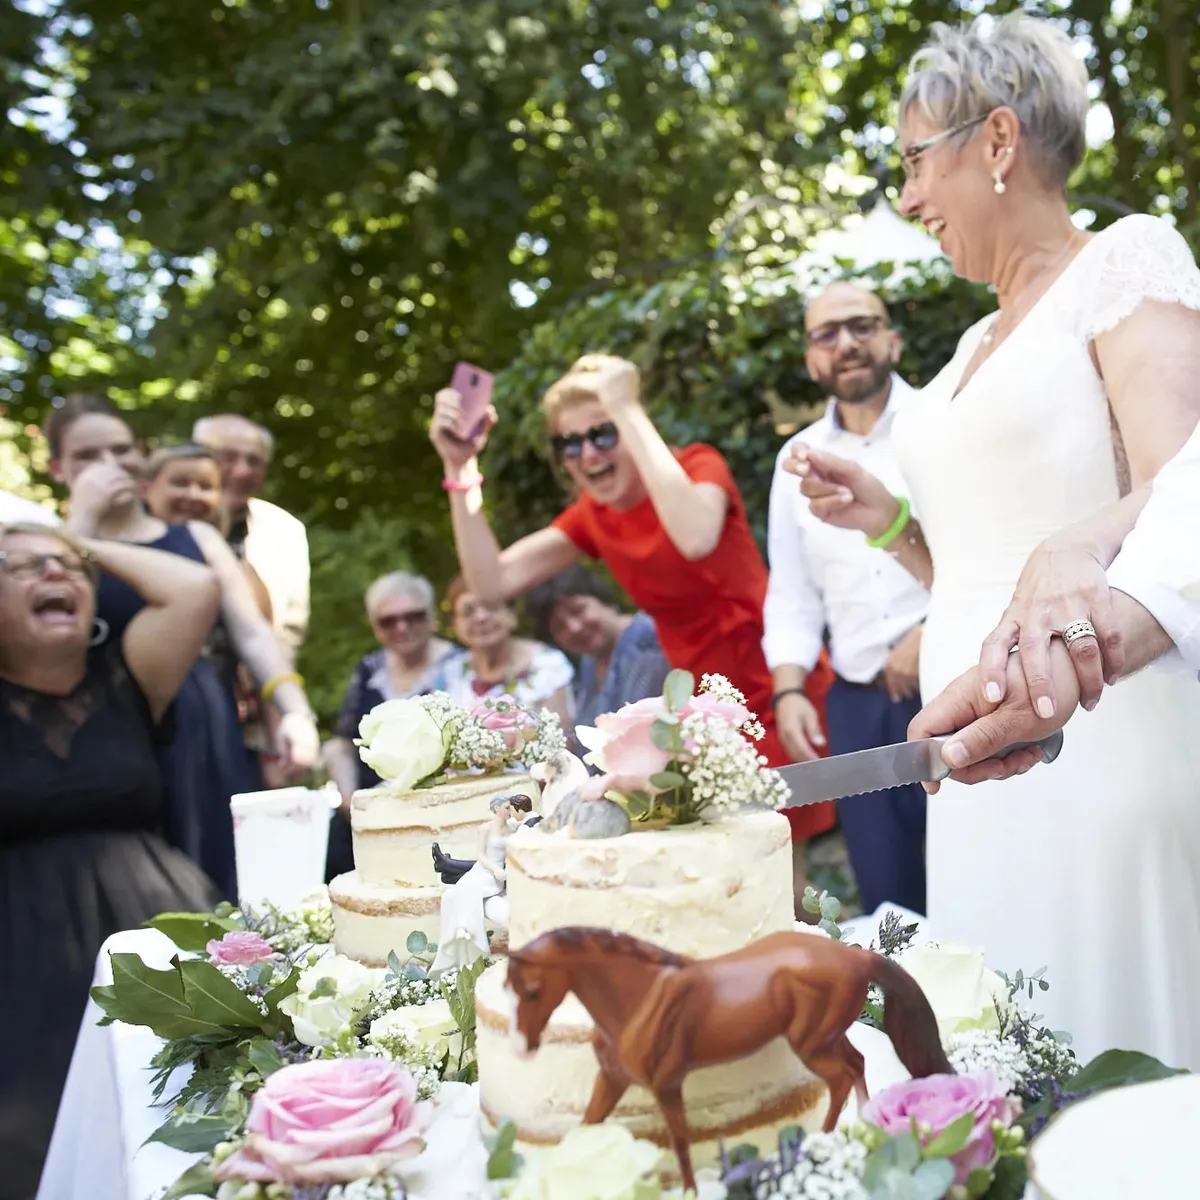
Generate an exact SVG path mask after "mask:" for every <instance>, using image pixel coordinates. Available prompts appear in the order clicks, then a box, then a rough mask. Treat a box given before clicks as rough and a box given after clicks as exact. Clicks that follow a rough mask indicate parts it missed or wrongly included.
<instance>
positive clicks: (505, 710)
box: [471, 700, 537, 750]
mask: <svg viewBox="0 0 1200 1200" xmlns="http://www.w3.org/2000/svg"><path fill="white" fill-rule="evenodd" d="M471 718H472V720H475V721H478V722H479V724H480V725H482V726H483V727H484V728H485V729H494V730H496V732H497V733H499V734H501V735H502V736H503V738H504V744H505V745H506V746H507V747H508V748H509V749H510V750H520V749H521V747H522V746H524V745H525V743H526V742H527V741H528V740H529V739H530V737H532V736H533V734H534V733H535V732H536V731H537V721H535V720H534V719H533V717H531V716H530V715H529V713H527V712H525V711H524V709H522V708H520V707H518V706H517V704H516V703H515V702H514V701H512V700H485V701H484V702H483V703H482V704H477V705H476V706H475V707H474V708H473V709H472V710H471Z"/></svg>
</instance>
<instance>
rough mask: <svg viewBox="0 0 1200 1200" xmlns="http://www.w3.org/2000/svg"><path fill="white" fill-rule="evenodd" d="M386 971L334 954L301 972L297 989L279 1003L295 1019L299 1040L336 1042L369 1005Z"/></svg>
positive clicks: (315, 1043) (323, 1043)
mask: <svg viewBox="0 0 1200 1200" xmlns="http://www.w3.org/2000/svg"><path fill="white" fill-rule="evenodd" d="M386 973H387V972H386V971H382V970H377V969H373V968H371V967H364V966H363V965H362V963H359V962H355V961H354V959H352V958H346V957H344V956H343V955H341V954H331V955H329V956H328V957H327V958H323V959H321V960H320V962H318V963H317V964H316V965H315V966H311V967H309V968H308V969H307V970H305V971H302V972H301V974H300V978H299V980H298V982H297V987H296V990H295V991H294V992H293V993H292V994H291V995H290V996H288V997H286V998H285V999H283V1000H281V1001H280V1002H279V1010H280V1012H284V1013H286V1014H287V1015H288V1016H289V1017H291V1018H292V1028H293V1029H294V1030H295V1032H296V1040H297V1041H300V1042H303V1043H304V1044H305V1045H306V1046H328V1045H332V1044H333V1043H334V1042H336V1041H337V1039H338V1037H339V1035H340V1034H341V1033H342V1032H343V1031H344V1030H345V1029H346V1028H347V1027H348V1026H349V1025H351V1024H352V1023H353V1022H354V1021H355V1020H357V1019H358V1016H359V1014H360V1013H361V1012H362V1011H363V1010H364V1009H365V1008H367V1006H368V1005H369V1004H370V1001H371V993H372V991H374V989H375V988H376V987H377V986H378V984H379V983H380V981H381V980H382V979H383V977H384V975H385V974H386ZM314 992H316V993H318V994H317V995H313V993H314Z"/></svg>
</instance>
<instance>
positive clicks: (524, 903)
mask: <svg viewBox="0 0 1200 1200" xmlns="http://www.w3.org/2000/svg"><path fill="white" fill-rule="evenodd" d="M508 897H509V908H510V913H511V916H510V927H509V944H510V945H512V946H513V947H520V946H523V945H525V944H526V943H527V942H529V941H532V940H533V938H535V937H537V936H538V935H539V934H542V933H545V932H547V931H548V930H550V929H559V928H561V927H563V926H565V925H595V926H601V927H603V928H606V929H613V930H617V931H618V932H621V933H629V934H633V935H635V936H637V937H640V938H644V939H646V940H647V941H651V942H654V943H656V944H657V945H660V946H663V947H665V948H666V949H669V950H674V951H675V952H676V953H678V954H688V955H697V956H703V957H710V956H712V955H716V954H724V953H727V952H728V951H731V950H736V949H739V948H740V947H742V946H744V945H746V943H747V942H750V941H753V940H754V939H755V938H760V937H763V936H764V935H766V934H768V933H775V932H778V931H781V930H789V929H791V928H792V924H793V920H794V916H793V900H792V854H791V836H790V830H789V827H788V823H787V821H786V820H785V819H784V818H783V817H782V816H780V815H779V814H778V813H773V812H755V813H744V814H742V815H740V816H737V817H734V818H731V819H729V820H725V821H715V822H712V823H706V824H695V825H687V826H677V827H671V828H667V829H659V830H649V831H645V832H639V833H637V834H634V835H630V836H626V837H616V838H597V839H591V840H588V839H579V838H572V837H570V836H568V835H567V834H566V833H565V832H560V833H554V834H547V833H544V832H542V831H541V830H540V829H538V828H533V829H528V828H526V829H520V830H518V831H517V833H516V834H515V835H514V836H513V837H512V838H510V839H509V842H508Z"/></svg>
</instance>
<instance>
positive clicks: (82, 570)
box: [0, 550, 92, 582]
mask: <svg viewBox="0 0 1200 1200" xmlns="http://www.w3.org/2000/svg"><path fill="white" fill-rule="evenodd" d="M51 563H54V564H55V565H56V566H57V567H58V569H59V570H60V571H61V572H62V573H63V574H64V575H67V576H69V577H70V578H71V579H90V578H91V575H92V571H91V567H90V566H89V565H88V563H87V562H85V561H84V560H83V559H82V558H80V557H79V555H78V554H34V553H33V552H32V551H28V550H0V570H2V571H3V572H4V573H5V574H6V575H11V576H12V577H13V579H19V580H21V581H22V582H28V581H29V580H30V579H44V578H45V576H46V571H47V570H48V569H49V567H50V564H51Z"/></svg>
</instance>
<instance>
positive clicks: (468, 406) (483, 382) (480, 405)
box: [450, 362, 495, 438]
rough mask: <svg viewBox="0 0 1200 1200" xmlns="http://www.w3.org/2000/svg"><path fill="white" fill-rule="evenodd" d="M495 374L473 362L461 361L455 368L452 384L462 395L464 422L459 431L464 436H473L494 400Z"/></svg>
mask: <svg viewBox="0 0 1200 1200" xmlns="http://www.w3.org/2000/svg"><path fill="white" fill-rule="evenodd" d="M494 382H495V376H493V375H492V374H491V372H490V371H485V370H484V369H483V368H482V367H477V366H475V365H473V364H472V363H468V362H460V363H459V364H458V366H456V367H455V368H454V375H453V377H452V378H451V380H450V386H451V387H452V388H453V389H454V390H455V391H456V392H457V393H458V394H459V395H460V396H461V397H462V422H461V424H460V426H459V433H460V434H461V435H462V436H463V437H464V438H469V437H472V436H473V435H474V433H475V431H476V430H477V429H478V428H479V423H480V422H481V421H482V420H483V414H484V413H485V412H487V409H488V405H489V404H491V402H492V385H493V383H494Z"/></svg>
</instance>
